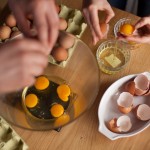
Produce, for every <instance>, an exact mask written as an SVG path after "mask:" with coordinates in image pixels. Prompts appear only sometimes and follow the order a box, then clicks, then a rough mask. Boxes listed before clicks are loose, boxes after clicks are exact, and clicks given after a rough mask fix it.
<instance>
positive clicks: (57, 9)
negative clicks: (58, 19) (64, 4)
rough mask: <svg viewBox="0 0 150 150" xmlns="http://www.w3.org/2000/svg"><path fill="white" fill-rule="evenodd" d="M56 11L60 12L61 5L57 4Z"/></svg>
mask: <svg viewBox="0 0 150 150" xmlns="http://www.w3.org/2000/svg"><path fill="white" fill-rule="evenodd" d="M56 11H57V13H58V14H59V12H60V11H61V8H60V6H59V5H57V4H56Z"/></svg>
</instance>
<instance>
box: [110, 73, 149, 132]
mask: <svg viewBox="0 0 150 150" xmlns="http://www.w3.org/2000/svg"><path fill="white" fill-rule="evenodd" d="M125 89H126V91H127V92H122V93H121V94H120V95H119V98H118V99H117V105H118V110H119V111H120V112H121V113H123V114H128V113H130V112H131V111H132V110H133V113H134V115H135V117H136V118H137V119H138V120H140V121H148V120H150V107H149V105H147V104H143V103H140V104H138V105H137V106H134V96H148V95H150V82H149V80H148V78H147V77H146V76H145V75H144V74H139V75H138V76H136V77H135V78H134V79H133V80H131V81H128V82H127V83H126V85H125ZM131 127H132V120H131V119H130V117H129V116H127V115H123V116H120V117H119V118H113V119H111V120H110V121H109V122H108V128H109V129H110V130H111V131H112V132H116V133H122V132H128V131H129V130H130V129H131Z"/></svg>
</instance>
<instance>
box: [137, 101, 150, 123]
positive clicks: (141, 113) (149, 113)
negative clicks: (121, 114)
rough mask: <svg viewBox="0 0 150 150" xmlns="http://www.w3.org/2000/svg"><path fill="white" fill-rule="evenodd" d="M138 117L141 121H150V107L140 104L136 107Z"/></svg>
mask: <svg viewBox="0 0 150 150" xmlns="http://www.w3.org/2000/svg"><path fill="white" fill-rule="evenodd" d="M135 112H136V117H137V118H138V119H139V120H141V121H148V120H150V107H149V106H148V105H147V104H140V105H138V106H136V107H135Z"/></svg>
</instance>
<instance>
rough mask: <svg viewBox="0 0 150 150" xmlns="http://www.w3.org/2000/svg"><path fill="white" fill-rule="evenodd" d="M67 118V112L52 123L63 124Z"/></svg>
mask: <svg viewBox="0 0 150 150" xmlns="http://www.w3.org/2000/svg"><path fill="white" fill-rule="evenodd" d="M69 120H70V116H69V115H68V114H64V115H62V116H60V117H59V118H57V119H56V120H55V123H54V125H55V126H62V125H64V124H66V123H68V122H69Z"/></svg>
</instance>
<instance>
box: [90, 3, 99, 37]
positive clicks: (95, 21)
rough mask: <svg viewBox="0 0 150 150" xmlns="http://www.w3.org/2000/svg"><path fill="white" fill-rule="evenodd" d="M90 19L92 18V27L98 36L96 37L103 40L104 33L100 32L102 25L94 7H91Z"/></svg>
mask: <svg viewBox="0 0 150 150" xmlns="http://www.w3.org/2000/svg"><path fill="white" fill-rule="evenodd" d="M89 12H90V13H89V17H90V22H91V25H92V28H93V30H94V32H95V34H96V36H97V37H98V38H99V39H101V38H102V32H101V30H100V25H99V17H98V10H97V8H95V7H94V6H92V5H91V6H90V7H89Z"/></svg>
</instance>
